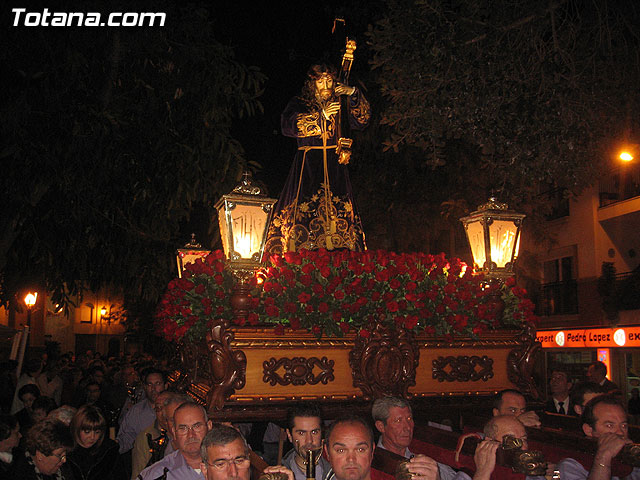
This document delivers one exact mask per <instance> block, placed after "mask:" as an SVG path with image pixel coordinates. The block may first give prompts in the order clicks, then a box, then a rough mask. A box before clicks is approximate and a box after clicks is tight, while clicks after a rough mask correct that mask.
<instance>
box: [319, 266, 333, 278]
mask: <svg viewBox="0 0 640 480" xmlns="http://www.w3.org/2000/svg"><path fill="white" fill-rule="evenodd" d="M320 275H322V276H323V277H324V278H329V277H330V276H331V269H330V268H329V267H328V266H326V265H325V266H324V267H321V268H320Z"/></svg>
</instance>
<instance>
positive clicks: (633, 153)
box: [618, 143, 640, 162]
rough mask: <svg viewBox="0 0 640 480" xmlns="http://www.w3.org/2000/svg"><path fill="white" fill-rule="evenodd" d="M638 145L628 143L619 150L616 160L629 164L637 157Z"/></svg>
mask: <svg viewBox="0 0 640 480" xmlns="http://www.w3.org/2000/svg"><path fill="white" fill-rule="evenodd" d="M639 150H640V145H638V144H637V143H628V144H626V145H625V146H624V147H623V148H622V149H621V150H620V154H619V155H618V158H619V159H620V160H622V161H623V162H631V161H632V160H633V159H634V158H636V157H637V156H638V153H639V152H638V151H639Z"/></svg>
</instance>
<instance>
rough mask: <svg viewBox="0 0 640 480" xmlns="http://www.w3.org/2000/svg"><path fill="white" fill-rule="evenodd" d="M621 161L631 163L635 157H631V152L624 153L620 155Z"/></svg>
mask: <svg viewBox="0 0 640 480" xmlns="http://www.w3.org/2000/svg"><path fill="white" fill-rule="evenodd" d="M620 160H622V161H624V162H630V161H631V160H633V155H631V154H630V153H629V152H622V153H621V154H620Z"/></svg>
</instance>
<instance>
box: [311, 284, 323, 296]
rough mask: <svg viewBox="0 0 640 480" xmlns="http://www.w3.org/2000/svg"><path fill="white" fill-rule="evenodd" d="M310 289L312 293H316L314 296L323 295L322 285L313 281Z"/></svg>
mask: <svg viewBox="0 0 640 480" xmlns="http://www.w3.org/2000/svg"><path fill="white" fill-rule="evenodd" d="M311 290H313V293H314V294H316V296H318V297H322V296H323V295H324V289H323V288H322V285H320V284H319V283H314V284H313V286H312V287H311Z"/></svg>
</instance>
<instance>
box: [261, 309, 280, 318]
mask: <svg viewBox="0 0 640 480" xmlns="http://www.w3.org/2000/svg"><path fill="white" fill-rule="evenodd" d="M264 311H265V313H266V314H267V315H269V316H270V317H279V316H280V309H279V308H278V307H266V308H265V309H264Z"/></svg>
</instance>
